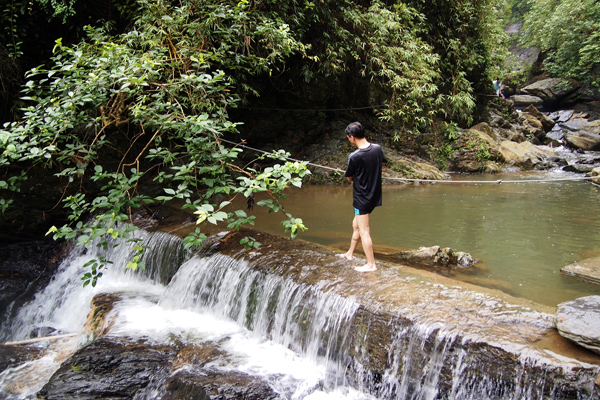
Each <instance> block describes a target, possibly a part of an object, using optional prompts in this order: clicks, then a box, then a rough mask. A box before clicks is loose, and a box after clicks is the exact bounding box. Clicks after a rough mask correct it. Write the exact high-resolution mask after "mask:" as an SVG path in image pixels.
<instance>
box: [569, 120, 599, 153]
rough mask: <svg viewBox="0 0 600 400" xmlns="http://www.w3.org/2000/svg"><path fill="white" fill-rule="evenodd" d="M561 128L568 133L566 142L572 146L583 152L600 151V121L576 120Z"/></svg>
mask: <svg viewBox="0 0 600 400" xmlns="http://www.w3.org/2000/svg"><path fill="white" fill-rule="evenodd" d="M561 126H562V127H563V128H565V129H566V130H567V131H568V132H567V133H566V134H565V140H566V141H567V143H568V144H569V145H570V146H572V147H575V148H577V149H582V150H600V120H596V121H589V120H587V119H582V118H576V119H571V120H569V121H567V122H565V123H562V124H561Z"/></svg>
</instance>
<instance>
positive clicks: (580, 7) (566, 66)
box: [523, 0, 600, 86]
mask: <svg viewBox="0 0 600 400" xmlns="http://www.w3.org/2000/svg"><path fill="white" fill-rule="evenodd" d="M529 7H530V10H529V12H528V13H527V14H526V16H525V25H524V27H523V28H524V29H523V30H524V33H525V34H526V40H527V43H528V44H531V45H535V46H538V47H539V48H540V50H541V51H542V52H544V53H545V54H546V58H545V60H544V67H545V69H546V71H547V72H548V73H549V74H550V75H551V76H557V77H564V78H575V79H578V80H580V81H582V82H583V83H586V84H593V85H595V86H598V85H600V2H598V1H595V0H549V1H548V0H529Z"/></svg>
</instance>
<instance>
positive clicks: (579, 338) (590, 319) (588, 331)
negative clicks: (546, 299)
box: [554, 296, 600, 354]
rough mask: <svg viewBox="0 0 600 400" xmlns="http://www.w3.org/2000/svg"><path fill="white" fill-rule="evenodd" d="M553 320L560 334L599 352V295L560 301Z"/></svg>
mask: <svg viewBox="0 0 600 400" xmlns="http://www.w3.org/2000/svg"><path fill="white" fill-rule="evenodd" d="M554 322H555V323H556V329H558V332H559V333H560V334H561V336H563V337H566V338H567V339H570V340H572V341H574V342H576V343H577V344H579V345H581V346H583V347H585V348H587V349H590V350H592V351H594V352H596V353H599V354H600V296H587V297H580V298H578V299H575V300H572V301H567V302H564V303H560V304H559V305H558V309H557V311H556V315H555V318H554Z"/></svg>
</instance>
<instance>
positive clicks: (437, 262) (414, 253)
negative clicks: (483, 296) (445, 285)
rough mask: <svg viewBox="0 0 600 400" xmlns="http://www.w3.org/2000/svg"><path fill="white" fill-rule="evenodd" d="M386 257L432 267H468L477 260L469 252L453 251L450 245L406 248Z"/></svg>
mask: <svg viewBox="0 0 600 400" xmlns="http://www.w3.org/2000/svg"><path fill="white" fill-rule="evenodd" d="M386 258H388V259H396V260H400V261H405V262H409V263H411V264H416V265H424V266H432V267H441V266H443V267H448V266H450V267H455V268H456V267H462V268H468V267H472V266H473V265H475V263H476V262H477V261H476V260H475V259H474V258H473V256H471V255H470V254H469V253H465V252H462V251H454V250H453V249H451V248H450V247H445V248H441V247H440V246H431V247H420V248H418V249H417V250H406V251H401V252H399V253H395V254H390V255H388V256H387V257H386Z"/></svg>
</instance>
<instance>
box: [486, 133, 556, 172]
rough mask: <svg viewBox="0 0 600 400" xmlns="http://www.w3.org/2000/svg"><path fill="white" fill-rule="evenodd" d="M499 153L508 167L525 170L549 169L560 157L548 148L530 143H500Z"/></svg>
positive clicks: (506, 141)
mask: <svg viewBox="0 0 600 400" xmlns="http://www.w3.org/2000/svg"><path fill="white" fill-rule="evenodd" d="M498 150H499V152H500V154H502V157H503V158H504V162H505V163H506V164H508V165H511V166H514V167H518V168H521V169H524V170H531V169H535V168H540V167H547V166H548V165H549V164H551V163H553V162H554V161H555V160H556V159H557V158H558V155H557V154H556V152H555V151H554V150H553V149H552V148H550V147H547V146H535V145H534V144H532V143H530V142H522V143H515V142H510V141H508V140H505V141H503V142H502V143H500V147H499V149H498Z"/></svg>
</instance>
